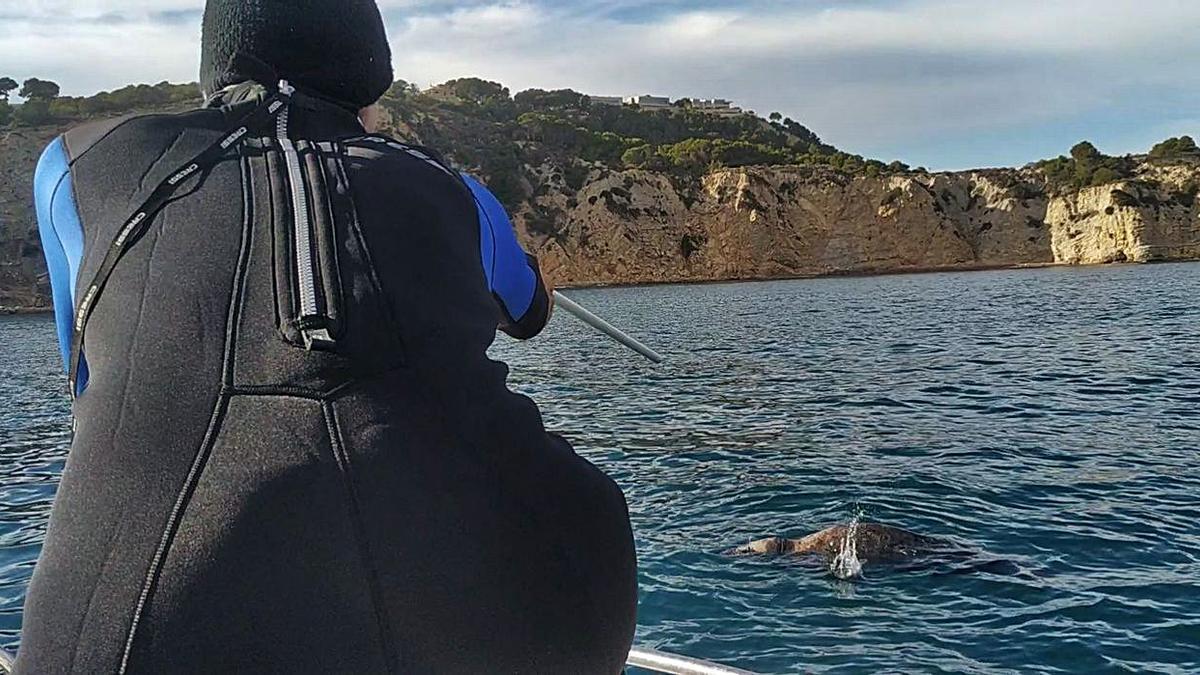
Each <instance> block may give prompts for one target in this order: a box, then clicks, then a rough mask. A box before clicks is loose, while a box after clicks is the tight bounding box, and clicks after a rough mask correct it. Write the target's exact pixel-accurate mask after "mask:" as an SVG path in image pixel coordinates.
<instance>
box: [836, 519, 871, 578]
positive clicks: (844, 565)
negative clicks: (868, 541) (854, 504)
mask: <svg viewBox="0 0 1200 675" xmlns="http://www.w3.org/2000/svg"><path fill="white" fill-rule="evenodd" d="M861 517H862V513H861V511H860V512H858V513H855V514H854V517H853V518H851V519H850V524H849V525H847V526H846V536H844V537H842V545H841V548H840V549H838V554H837V555H836V556H834V558H833V560H832V561H831V562H830V563H829V573H830V574H832V575H833V576H835V577H837V578H838V579H857V578H859V577H861V576H862V571H863V563H862V560H860V559H859V557H858V523H859V520H860V519H861Z"/></svg>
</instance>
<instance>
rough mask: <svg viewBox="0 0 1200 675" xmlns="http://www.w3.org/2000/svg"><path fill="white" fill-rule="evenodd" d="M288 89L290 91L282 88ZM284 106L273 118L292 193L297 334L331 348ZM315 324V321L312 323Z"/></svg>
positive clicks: (300, 176)
mask: <svg viewBox="0 0 1200 675" xmlns="http://www.w3.org/2000/svg"><path fill="white" fill-rule="evenodd" d="M284 93H290V92H284ZM289 112H290V111H289V110H284V111H283V112H282V113H280V115H279V117H278V118H277V120H276V136H277V139H278V141H279V147H280V148H281V149H282V150H283V157H284V162H285V163H286V164H287V172H288V183H289V184H290V186H291V193H292V213H293V219H292V225H293V227H292V233H293V241H292V243H293V244H294V246H295V252H296V282H297V284H296V285H297V288H298V292H299V296H300V303H299V304H300V334H301V336H302V337H303V338H304V348H305V349H308V350H313V349H325V350H327V349H332V348H333V347H334V346H335V345H336V341H335V340H334V339H333V336H332V335H331V334H330V333H329V328H328V324H329V317H328V316H325V315H324V314H323V313H322V312H321V308H320V306H319V305H318V303H317V294H318V293H320V289H318V288H317V274H316V267H317V262H316V260H315V254H314V252H313V231H312V219H311V218H310V217H309V211H308V206H309V204H308V201H309V200H308V194H307V193H306V192H305V190H304V173H303V171H302V170H301V168H300V154H299V152H297V150H296V144H295V143H293V142H292V139H291V138H290V137H289V136H288V113H289ZM314 324H315V325H314Z"/></svg>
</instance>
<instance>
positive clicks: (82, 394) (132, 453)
mask: <svg viewBox="0 0 1200 675" xmlns="http://www.w3.org/2000/svg"><path fill="white" fill-rule="evenodd" d="M203 44H204V47H203V58H202V88H203V89H204V92H205V95H206V97H207V104H206V106H205V107H204V108H202V109H198V110H194V111H191V112H185V113H182V114H162V115H145V116H136V117H130V118H124V119H121V120H114V121H105V122H99V123H95V124H89V125H85V126H83V127H80V128H77V129H74V130H72V131H70V132H68V133H67V134H65V135H64V136H63V137H61V138H59V139H58V140H56V141H54V143H52V144H51V145H50V147H49V148H48V149H47V150H46V152H45V155H44V157H43V158H42V161H41V163H40V165H39V167H38V171H37V176H36V181H35V182H36V191H37V195H36V201H37V207H38V217H39V221H40V226H41V233H42V241H43V244H44V247H45V250H46V258H47V262H48V263H49V267H50V274H51V281H52V288H53V293H54V304H55V309H56V312H57V314H58V325H59V329H58V331H59V339H60V341H61V343H62V345H63V358H64V363H65V364H66V366H67V368H68V372H69V373H70V374H71V378H70V380H71V382H72V394H73V395H74V396H76V399H75V402H74V410H73V412H74V419H75V424H76V431H75V436H74V440H73V443H72V447H71V453H70V457H69V459H68V462H67V466H66V469H65V471H64V474H63V477H62V483H61V487H60V489H59V491H58V494H57V497H56V500H55V504H54V509H53V512H52V514H51V518H50V525H49V530H48V532H47V536H46V542H45V546H44V548H43V551H42V555H41V557H40V559H39V561H38V565H37V568H36V571H35V574H34V578H33V581H32V584H31V586H30V588H29V593H28V597H27V599H26V607H25V613H24V621H23V623H24V625H23V633H22V642H21V649H20V653H19V657H18V664H17V672H18V673H22V674H25V673H28V674H35V673H186V672H206V673H207V672H289V673H290V672H318V673H368V674H369V673H485V672H486V673H493V672H495V673H606V674H611V673H617V672H619V671H620V670H621V669H622V667H623V663H624V660H625V656H626V655H627V653H628V650H629V646H630V644H631V641H632V637H633V631H634V626H635V608H636V595H637V588H636V561H635V556H634V549H633V540H632V535H631V531H630V525H629V518H628V513H627V509H626V504H625V501H624V498H623V495H622V494H621V491H620V489H619V488H618V487H617V486H616V485H615V484H614V483H613V482H612V481H611V480H609V479H608V478H607V477H606V476H605V475H604V474H603V473H601V472H600V471H599V470H598V469H596V468H595V467H593V466H592V465H591V464H589V463H588V462H586V461H585V460H583V459H581V458H580V457H579V456H577V455H576V454H575V452H574V451H573V450H572V448H571V446H570V445H569V444H568V443H567V442H566V441H565V440H563V439H562V438H559V437H557V436H555V435H553V434H550V433H547V432H546V430H545V428H544V427H543V424H542V419H541V416H540V414H539V411H538V409H537V407H536V405H535V404H534V403H533V402H532V401H530V400H529V399H527V398H524V397H521V396H518V395H516V394H514V393H511V392H510V391H509V390H508V389H507V386H506V376H507V369H506V367H505V366H504V365H502V364H499V363H496V362H493V361H491V360H489V359H488V357H487V354H486V352H487V350H488V347H489V345H491V343H492V342H493V340H494V339H495V336H496V331H497V327H498V326H499V327H501V328H503V329H504V330H506V331H507V332H509V333H510V334H512V335H514V336H517V337H520V338H528V337H532V336H533V335H535V334H537V333H538V332H539V331H540V330H541V329H542V327H543V326H544V325H545V322H546V320H547V316H548V314H549V311H550V297H549V293H548V292H547V290H546V287H545V284H544V283H543V282H542V281H541V280H540V279H539V274H538V272H537V268H536V263H535V262H534V261H533V260H532V259H531V258H527V257H526V256H525V254H524V252H523V251H521V249H520V247H519V246H518V245H517V242H516V240H515V238H514V236H513V232H512V227H511V223H510V222H509V220H508V217H507V216H506V215H505V213H504V210H503V208H501V207H500V205H499V204H498V203H497V202H496V200H495V198H494V197H492V196H491V195H490V194H489V193H488V191H487V190H486V188H485V187H484V186H483V185H482V184H480V183H479V182H478V181H476V180H474V179H472V178H470V177H466V176H463V175H462V174H460V173H459V172H457V171H455V170H454V169H453V168H452V167H450V166H449V165H448V164H447V163H446V162H444V161H442V160H441V159H439V158H438V156H437V155H436V154H435V153H434V152H432V151H430V150H426V149H422V148H418V147H415V146H411V145H408V144H404V143H402V142H399V141H397V140H395V139H391V138H387V137H384V136H381V135H378V134H375V133H371V131H369V130H367V129H365V128H364V126H363V124H362V123H361V121H360V118H359V113H360V111H361V109H363V108H366V107H368V106H370V105H371V104H373V103H375V102H376V101H377V100H378V99H379V97H380V96H381V95H382V94H383V92H384V91H385V90H386V89H387V88H388V86H389V85H390V84H391V81H392V73H391V66H390V52H389V48H388V44H387V42H386V39H385V34H384V27H383V24H382V20H381V17H380V14H379V11H378V9H377V8H376V6H375V4H374V2H373V1H371V0H300V1H297V0H255V1H251V0H211V1H210V2H208V5H207V7H206V10H205V16H204V40H203ZM129 48H131V49H136V45H130V46H129Z"/></svg>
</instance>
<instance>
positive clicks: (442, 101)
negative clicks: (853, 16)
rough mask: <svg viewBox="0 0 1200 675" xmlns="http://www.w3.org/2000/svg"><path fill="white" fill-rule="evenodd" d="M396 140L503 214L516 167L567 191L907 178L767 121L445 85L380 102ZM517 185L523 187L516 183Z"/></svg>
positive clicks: (518, 174) (561, 93)
mask: <svg viewBox="0 0 1200 675" xmlns="http://www.w3.org/2000/svg"><path fill="white" fill-rule="evenodd" d="M383 105H384V107H385V108H386V109H387V110H388V111H389V112H390V113H391V115H392V119H393V122H394V124H395V126H396V128H397V132H398V133H399V134H400V135H402V136H406V137H409V138H414V139H417V140H419V141H420V142H422V143H425V144H427V145H430V146H432V147H434V148H437V149H438V150H440V151H442V152H444V153H445V154H447V155H448V156H450V157H451V158H452V159H453V160H454V161H456V162H458V163H459V164H462V165H465V166H468V167H470V168H472V169H475V170H478V171H480V172H482V173H483V174H484V175H485V176H486V177H487V178H488V180H489V185H491V186H492V187H493V189H494V190H495V191H496V192H497V194H498V195H499V196H500V197H501V199H502V200H503V201H504V202H505V204H506V205H508V206H510V207H515V206H517V205H518V204H519V203H521V202H523V201H525V200H526V199H528V198H530V197H532V196H534V195H532V194H530V191H531V188H530V187H529V185H530V184H532V183H534V182H535V181H531V180H528V177H523V175H522V167H539V166H543V165H547V164H549V165H553V166H555V167H560V168H562V169H564V170H565V172H566V174H567V175H566V179H567V182H568V184H571V183H574V184H581V182H582V180H583V179H584V178H586V176H587V172H588V171H589V170H590V169H592V168H599V169H607V170H623V169H630V168H639V169H647V170H652V171H660V172H665V173H669V174H671V175H673V176H677V177H680V178H687V177H694V176H698V175H700V174H703V173H706V172H708V171H711V170H713V169H717V168H725V167H740V166H749V165H760V164H780V165H824V166H829V167H833V168H835V169H839V170H842V171H845V172H847V173H865V174H867V175H879V174H880V173H883V172H886V171H894V172H901V171H907V170H908V166H907V165H904V164H902V163H900V162H893V163H892V164H890V165H889V164H884V163H883V162H879V161H876V160H868V159H864V158H863V157H861V156H858V155H852V154H849V153H845V152H842V151H840V150H838V149H837V148H834V147H833V146H831V145H828V144H826V143H824V142H822V141H821V139H820V138H819V137H818V136H817V135H816V134H814V133H813V132H812V131H810V130H809V129H807V128H805V127H804V126H803V125H801V124H799V123H797V122H795V121H793V120H791V119H784V118H783V116H782V115H779V114H773V115H772V116H771V119H770V120H766V119H763V118H760V117H757V116H755V115H752V114H745V115H736V116H718V115H713V114H709V113H706V112H702V111H700V110H697V109H695V108H693V107H692V106H691V105H690V102H689V101H687V100H683V101H680V102H678V103H676V105H675V107H673V108H672V109H671V110H666V111H648V110H641V109H639V108H637V107H635V106H630V105H623V106H614V105H604V104H599V103H593V102H592V100H591V99H590V98H589V97H588V96H587V95H585V94H581V93H579V92H576V91H571V90H566V89H564V90H557V91H544V90H540V89H531V90H529V91H524V92H521V93H519V94H517V95H515V96H513V95H511V94H510V93H509V91H508V89H506V88H505V87H503V86H502V85H500V84H497V83H495V82H487V81H485V80H480V79H476V78H465V79H459V80H452V81H450V82H447V83H445V84H441V85H438V86H435V87H432V88H430V89H428V90H425V91H420V90H418V89H417V88H416V87H413V86H412V85H410V84H408V83H406V82H398V83H396V85H395V86H394V87H392V89H391V90H390V91H389V92H388V94H387V95H386V96H385V97H384V100H383ZM523 178H524V180H523Z"/></svg>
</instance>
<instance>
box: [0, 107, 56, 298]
mask: <svg viewBox="0 0 1200 675" xmlns="http://www.w3.org/2000/svg"><path fill="white" fill-rule="evenodd" d="M56 133H57V129H19V130H15V131H4V130H0V308H3V307H10V308H24V309H31V308H38V307H49V305H50V283H49V280H48V279H47V277H46V264H45V262H44V259H43V257H42V247H41V243H40V241H39V239H38V236H37V220H36V219H35V217H34V215H33V171H34V168H35V167H36V166H37V160H38V158H39V157H40V156H41V152H42V149H43V148H45V147H46V145H47V144H49V143H50V141H51V140H52V139H53V138H54V136H55V135H56Z"/></svg>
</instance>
